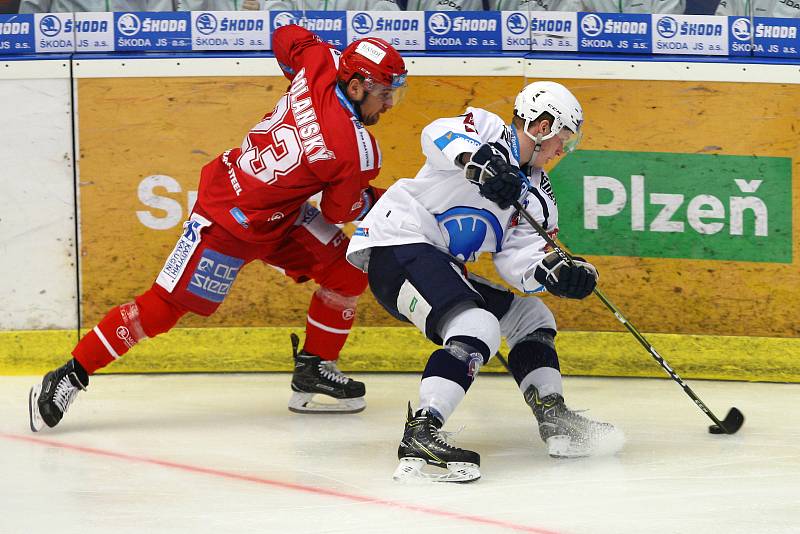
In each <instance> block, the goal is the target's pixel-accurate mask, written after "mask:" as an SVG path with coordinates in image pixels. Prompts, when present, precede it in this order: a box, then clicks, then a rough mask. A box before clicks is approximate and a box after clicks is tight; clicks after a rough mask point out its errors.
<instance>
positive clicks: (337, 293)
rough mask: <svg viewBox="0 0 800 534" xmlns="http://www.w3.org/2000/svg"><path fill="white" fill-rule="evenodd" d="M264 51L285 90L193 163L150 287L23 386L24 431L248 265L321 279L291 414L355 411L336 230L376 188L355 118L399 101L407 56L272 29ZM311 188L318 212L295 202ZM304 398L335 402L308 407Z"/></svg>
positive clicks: (342, 244)
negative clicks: (232, 143)
mask: <svg viewBox="0 0 800 534" xmlns="http://www.w3.org/2000/svg"><path fill="white" fill-rule="evenodd" d="M272 45H273V50H274V52H275V57H276V59H277V61H278V63H279V65H280V66H281V69H282V70H283V72H284V74H285V75H286V77H287V78H288V79H289V81H290V84H289V88H288V90H287V91H286V93H285V94H284V95H283V96H282V97H281V98H280V100H279V101H278V103H277V104H276V106H275V108H274V110H273V111H271V112H270V113H268V114H267V115H265V116H264V118H263V119H262V120H261V122H259V123H258V124H256V125H255V126H254V127H253V129H252V130H250V132H249V133H248V134H247V135H246V136H245V138H244V140H243V142H242V145H241V147H239V148H233V149H230V150H227V151H225V152H224V153H223V154H221V155H220V156H219V157H217V158H216V159H214V160H213V161H212V162H211V163H209V164H208V165H206V166H205V167H204V168H203V170H202V172H201V177H200V186H199V188H198V198H197V203H196V205H195V207H194V209H193V211H192V214H191V216H190V218H189V220H188V221H186V223H184V226H183V233H182V235H181V236H180V238H179V239H178V242H177V244H176V245H175V248H174V249H173V251H172V253H171V254H170V255H169V256H168V258H167V261H166V263H165V264H164V267H163V268H162V270H161V272H160V273H159V274H158V276H157V278H156V281H155V283H154V284H153V286H152V287H151V288H150V289H148V290H147V291H145V292H144V293H142V294H141V295H139V296H137V297H136V298H135V299H134V300H133V301H132V302H128V303H126V304H122V305H120V306H117V307H115V308H113V309H112V310H111V311H109V312H108V313H107V314H106V316H105V317H104V318H103V319H102V320H101V321H100V323H99V324H98V325H97V326H95V327H94V328H93V329H92V330H91V331H89V332H88V333H87V334H86V335H85V336H84V337H83V338H82V339H81V340H80V341H79V342H78V344H77V346H76V347H75V349H74V350H73V351H72V356H73V358H72V359H71V360H70V361H68V362H67V363H66V364H65V365H63V366H62V367H59V368H58V369H55V370H53V371H51V372H49V373H47V374H46V375H45V376H44V378H43V380H42V383H41V384H37V385H35V386H34V387H33V388H31V391H30V397H29V407H30V423H31V429H32V430H33V431H34V432H35V431H38V430H39V429H41V428H42V427H43V426H44V425H47V426H50V427H53V426H55V425H57V424H58V423H59V421H60V420H61V418H62V417H63V415H64V412H65V411H66V410H67V408H68V407H69V405H70V403H71V402H72V401H73V399H74V398H75V396H76V395H77V393H78V391H80V390H83V389H86V387H87V386H88V384H89V375H91V374H93V373H94V372H95V371H97V370H98V369H100V368H102V367H105V366H106V365H108V364H110V363H111V362H113V361H114V360H116V359H118V358H119V357H121V356H122V355H123V354H125V353H126V352H127V351H128V350H129V349H130V348H131V347H133V346H134V345H135V344H136V343H138V342H140V341H141V340H143V339H146V338H148V337H155V336H157V335H159V334H162V333H164V332H167V331H168V330H170V329H171V328H172V327H173V326H175V324H176V323H177V321H178V319H180V318H181V317H182V316H183V315H184V314H186V313H188V312H192V313H196V314H199V315H203V316H208V315H211V314H212V313H214V311H216V309H217V308H218V307H219V305H220V304H221V303H222V301H223V300H224V298H225V296H226V295H227V294H228V292H229V291H230V288H231V285H232V284H233V282H234V280H235V278H236V275H237V274H238V272H239V270H240V269H241V268H242V267H244V265H246V264H247V263H249V262H251V261H254V260H261V261H263V262H265V263H268V264H269V265H272V266H274V267H277V268H279V269H281V270H282V271H284V272H285V273H286V275H287V276H290V277H292V278H293V279H294V280H295V281H296V282H298V283H302V282H305V281H308V280H314V281H315V282H316V283H317V284H318V285H319V288H318V289H317V290H316V292H315V293H314V295H313V297H312V299H311V303H310V305H309V309H308V316H307V321H306V338H305V343H304V347H303V350H302V351H301V352H299V353H298V352H297V345H298V344H297V343H296V341H295V340H294V339H293V344H294V358H295V371H294V375H293V377H292V390H293V392H294V393H293V395H292V398H291V400H290V402H289V409H290V410H292V411H296V412H317V411H336V412H345V413H353V412H358V411H361V410H363V409H364V406H365V403H364V392H365V388H364V384H363V383H361V382H357V381H355V380H352V379H351V378H349V377H347V376H345V375H344V374H342V373H341V371H339V369H338V368H337V366H336V361H337V359H338V357H339V351H340V350H341V348H342V346H343V345H344V343H345V341H346V340H347V335H348V333H349V331H350V327H351V325H352V323H353V320H354V318H355V307H356V301H357V300H358V297H359V295H361V293H362V292H363V291H364V290H365V289H366V286H367V278H366V275H365V274H363V273H362V272H361V271H360V270H358V269H356V268H354V267H352V266H351V265H350V264H349V263H348V262H347V261H346V260H345V252H346V250H347V244H348V239H347V237H346V236H345V235H344V234H343V233H342V232H341V230H340V228H339V227H338V226H336V225H337V224H339V223H344V222H349V221H354V220H359V219H360V218H362V217H363V216H364V215H365V214H366V213H367V211H369V209H370V207H371V206H372V204H373V203H374V201H375V200H376V199H377V197H378V196H379V195H380V194H381V192H382V191H381V190H378V189H376V188H375V187H373V186H371V185H369V183H370V181H371V180H372V179H373V178H375V177H376V176H377V175H378V172H379V171H380V166H381V153H380V149H379V148H378V144H377V142H376V141H375V139H374V138H373V136H372V135H371V134H370V133H369V132H368V131H367V130H366V128H365V125H372V124H375V123H377V122H378V120H379V118H380V115H381V114H383V113H384V112H386V111H388V110H389V109H391V108H392V107H393V106H394V105H395V104H396V103H397V101H398V99H399V97H400V95H401V92H402V90H403V89H404V87H405V80H406V69H405V64H404V62H403V59H402V58H401V57H400V54H398V52H397V51H396V50H395V49H394V48H392V47H391V45H389V44H388V43H387V42H385V41H383V40H381V39H376V38H366V39H361V40H358V41H355V42H353V43H352V44H350V45H349V46H348V47H347V48H346V49H345V50H344V51H343V52H342V53H339V51H337V50H336V49H334V48H333V47H332V46H331V45H329V44H327V43H324V42H322V41H321V40H320V39H319V37H317V36H316V35H315V34H313V33H311V32H310V31H307V30H305V29H303V28H301V27H299V26H285V27H282V28H279V29H278V30H276V31H275V33H274V34H273V37H272ZM320 192H321V193H322V196H321V201H320V204H319V209H317V208H315V207H313V206H312V205H310V204H309V203H308V202H307V200H308V199H309V197H311V196H313V195H315V194H317V193H320ZM316 394H325V395H327V396H328V397H332V398H334V399H336V402H334V403H330V402H328V403H319V402H315V401H314V399H313V397H314V395H316Z"/></svg>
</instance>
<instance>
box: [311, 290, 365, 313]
mask: <svg viewBox="0 0 800 534" xmlns="http://www.w3.org/2000/svg"><path fill="white" fill-rule="evenodd" d="M314 296H315V297H316V298H318V299H319V300H320V301H321V302H322V303H323V304H325V306H327V307H328V308H332V309H334V310H343V309H347V308H355V307H356V304H357V303H358V295H355V296H350V295H342V294H341V293H339V292H337V291H334V290H333V289H330V288H327V287H323V286H320V287H319V288H318V289H317V290H316V291H315V292H314Z"/></svg>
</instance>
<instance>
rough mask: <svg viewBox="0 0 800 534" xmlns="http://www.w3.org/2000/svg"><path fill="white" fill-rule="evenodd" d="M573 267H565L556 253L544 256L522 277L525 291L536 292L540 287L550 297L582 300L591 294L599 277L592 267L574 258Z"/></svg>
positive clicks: (564, 263)
mask: <svg viewBox="0 0 800 534" xmlns="http://www.w3.org/2000/svg"><path fill="white" fill-rule="evenodd" d="M572 261H573V262H574V263H575V265H567V262H565V261H564V260H563V259H561V256H559V255H558V253H557V252H551V253H550V254H548V255H547V256H545V257H544V258H543V259H542V260H541V261H540V262H539V263H538V264H537V265H536V266H535V267H534V268H532V269H530V270H529V271H528V272H527V273H525V276H524V277H523V286H524V288H525V289H526V290H530V291H536V289H534V288H533V286H536V287H537V289H538V288H540V287H541V286H544V288H545V289H546V290H547V291H548V292H549V293H550V294H552V295H555V296H557V297H564V298H568V299H584V298H586V297H588V296H589V295H591V294H592V291H594V288H595V286H596V285H597V279H598V278H599V277H600V275H599V274H598V272H597V269H596V268H595V266H594V265H592V264H591V263H589V262H588V261H586V260H585V259H583V258H581V257H579V256H574V257H573V258H572Z"/></svg>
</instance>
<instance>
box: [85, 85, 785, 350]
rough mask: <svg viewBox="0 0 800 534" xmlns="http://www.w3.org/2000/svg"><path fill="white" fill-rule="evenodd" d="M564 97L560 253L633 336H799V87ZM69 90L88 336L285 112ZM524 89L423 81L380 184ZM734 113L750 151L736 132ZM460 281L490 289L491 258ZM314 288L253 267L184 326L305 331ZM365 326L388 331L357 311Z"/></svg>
mask: <svg viewBox="0 0 800 534" xmlns="http://www.w3.org/2000/svg"><path fill="white" fill-rule="evenodd" d="M561 81H562V83H564V84H565V85H567V86H568V87H570V88H571V89H572V90H573V92H574V93H575V94H576V96H577V97H578V99H579V100H580V101H581V102H582V103H583V106H584V112H585V116H586V124H585V128H584V138H583V140H582V141H581V145H580V146H579V150H578V151H577V152H575V153H572V154H569V155H567V156H565V157H564V158H563V159H561V161H559V162H558V163H557V165H556V166H555V168H553V169H552V170H551V177H552V183H553V187H554V190H555V193H556V197H557V200H558V208H559V228H560V230H561V231H560V232H559V238H561V239H563V242H564V244H565V245H566V246H567V247H569V248H570V249H571V250H572V251H573V252H575V253H576V254H579V255H586V256H588V257H589V259H590V261H592V262H594V263H596V265H597V266H598V268H599V270H600V273H601V283H602V285H603V290H604V292H605V293H606V294H608V295H609V297H610V298H612V299H613V300H614V302H615V303H616V304H617V305H619V306H620V307H621V309H624V310H625V312H626V315H628V316H630V317H631V319H632V320H635V321H636V324H637V327H638V328H639V329H640V330H642V331H643V332H672V333H697V334H719V335H761V336H792V335H795V334H794V333H795V329H796V318H795V317H794V314H793V311H792V310H793V308H792V307H791V306H786V305H785V302H788V301H792V302H793V301H795V300H797V299H800V289H798V288H800V275H798V274H797V273H798V272H800V269H797V267H796V265H795V261H796V260H795V258H794V253H795V250H796V249H797V247H796V246H795V242H796V240H797V238H796V237H795V234H797V228H798V222H797V217H796V216H795V215H794V213H793V208H794V206H796V205H797V203H798V202H799V201H800V200H798V196H800V193H798V191H797V190H795V189H793V188H792V180H793V177H794V176H795V175H796V174H797V173H798V165H800V162H799V161H798V159H797V154H798V153H800V141H798V140H797V139H796V138H795V137H793V136H787V135H786V132H791V131H796V130H800V119H798V118H797V114H796V113H795V112H794V110H795V108H796V105H797V102H798V101H799V100H800V88H798V86H794V85H777V84H763V83H758V84H736V83H722V82H696V81H695V82H664V81H659V82H656V81H636V80H575V79H571V80H561ZM78 82H79V83H78V100H79V101H78V109H80V110H81V117H80V121H78V125H79V128H80V131H79V132H78V133H79V135H78V139H79V141H80V147H79V149H80V154H81V160H80V176H79V183H80V184H81V186H80V201H81V243H82V250H81V258H82V261H81V268H82V287H83V290H84V292H83V306H82V310H83V313H84V320H85V321H87V322H89V323H91V322H92V321H95V320H97V319H99V318H100V317H101V316H102V315H103V314H104V313H105V312H106V311H107V310H108V309H109V308H110V307H112V306H114V305H117V304H119V303H120V302H126V301H127V300H130V298H131V297H133V296H134V295H136V294H138V293H140V292H141V291H143V290H144V289H146V288H147V287H149V285H150V284H151V283H152V282H153V280H154V278H155V276H156V274H157V273H158V271H159V270H160V269H161V267H162V265H163V264H164V260H165V258H166V256H167V255H168V253H169V251H170V250H172V248H173V247H174V245H175V242H176V239H177V237H178V236H179V234H180V228H181V225H182V223H183V222H184V221H185V220H186V219H187V217H188V214H189V212H190V209H191V206H192V205H193V203H194V200H195V198H196V191H197V183H198V175H199V171H200V169H201V168H202V167H203V166H204V165H205V164H206V163H208V162H209V161H211V160H212V159H213V158H215V157H217V156H218V155H219V154H220V153H221V152H222V151H224V150H226V149H228V148H231V147H233V146H238V145H239V144H240V143H241V141H242V137H243V135H244V133H245V132H246V131H247V130H248V129H249V128H250V127H252V126H253V125H254V123H255V122H256V121H257V120H258V119H259V118H260V117H261V116H263V114H264V113H266V112H268V111H270V109H271V107H272V105H273V103H274V102H276V101H277V100H278V98H279V96H280V95H281V94H282V92H283V90H284V89H285V79H284V78H281V77H274V78H270V77H266V78H265V77H259V78H247V77H235V78H208V77H204V78H117V79H110V78H106V79H103V78H98V79H79V80H78ZM524 82H525V80H523V79H521V78H519V79H517V78H513V77H491V76H463V77H459V76H453V77H441V78H440V77H435V76H424V77H418V78H417V79H415V83H414V84H410V87H409V91H408V93H407V95H406V97H405V98H404V100H403V102H402V103H401V104H400V105H399V106H398V109H396V110H392V111H391V112H389V113H387V114H386V115H385V116H384V117H383V118H382V119H381V122H380V123H379V124H377V125H375V126H374V127H372V128H371V131H372V133H373V134H374V135H375V137H376V139H377V140H378V142H379V143H380V146H381V151H382V154H383V168H382V171H381V174H380V176H379V178H378V182H377V185H379V186H381V187H386V186H388V185H390V184H391V183H392V182H393V181H394V180H396V179H398V178H401V177H408V176H414V175H415V174H416V172H417V171H418V169H419V167H420V166H421V165H422V163H423V161H424V160H423V157H422V154H421V152H420V150H419V144H418V143H419V134H420V132H421V130H422V128H423V127H424V126H425V125H426V124H427V123H428V122H429V121H430V120H431V119H432V118H435V117H445V116H455V115H458V114H460V113H463V103H464V101H466V100H470V99H471V100H470V101H471V102H474V104H475V105H479V106H482V107H487V108H488V109H490V110H491V111H493V112H496V113H498V114H499V115H500V116H501V117H503V118H504V119H506V120H508V119H510V116H511V112H512V109H511V107H512V105H513V99H497V98H496V96H494V95H499V94H503V95H506V94H507V95H511V96H513V95H514V94H516V90H517V88H519V87H521V86H522V85H523V84H524ZM232 94H235V95H236V98H235V105H234V100H233V99H232V97H231V95H232ZM132 95H134V96H132ZM475 95H479V96H477V97H476V96H475ZM480 95H483V96H480ZM132 99H133V100H132ZM132 102H142V103H146V104H142V105H132V104H131V103H132ZM665 102H669V103H670V104H669V105H665ZM752 102H761V103H762V105H761V106H760V107H758V108H753V106H752V105H750V104H751V103H752ZM187 109H191V110H192V112H191V113H186V110H187ZM732 109H735V110H736V112H737V117H738V120H740V121H742V123H743V124H748V127H749V128H750V129H751V131H750V134H749V135H747V136H743V135H741V132H740V131H736V130H735V129H733V128H731V127H730V114H731V110H732ZM414 110H425V113H417V112H415V111H414ZM220 117H224V120H222V121H221V120H220ZM621 117H624V118H621ZM209 124H213V125H214V128H209V126H208V125H209ZM677 125H680V126H681V127H677ZM108 132H113V133H114V138H115V142H114V143H109V142H108V135H109V134H108ZM753 139H758V140H759V143H758V145H757V146H756V145H754V144H753ZM111 220H113V221H114V224H109V221H111ZM470 269H471V270H474V271H475V272H477V273H478V274H481V275H483V276H487V277H489V278H493V277H495V274H494V271H493V268H492V267H491V265H490V264H489V262H488V259H485V261H484V262H482V263H479V264H478V265H471V266H470ZM313 290H314V286H313V284H303V285H296V284H293V283H292V282H291V281H289V280H288V279H286V278H285V277H284V276H282V275H281V274H280V273H278V272H277V271H275V270H273V269H270V268H268V267H265V266H263V265H260V264H258V265H256V264H253V265H248V266H247V267H245V268H244V269H243V270H242V273H241V274H240V275H239V277H238V278H237V281H236V283H235V284H234V287H233V288H232V289H231V293H230V295H229V296H228V297H227V298H226V300H225V302H224V303H223V304H222V307H221V309H220V312H219V313H218V314H215V315H214V316H212V317H211V318H209V319H198V318H186V319H185V320H184V321H183V322H182V325H184V326H199V325H204V326H212V325H219V326H235V325H239V326H241V325H264V324H271V325H286V324H290V323H292V324H295V323H302V321H303V320H304V317H305V312H306V305H307V302H308V297H309V296H310V293H311V292H312V291H313ZM778 295H780V296H778ZM545 298H548V300H547V304H548V306H550V307H551V308H553V309H554V311H555V313H556V316H557V317H558V318H559V325H560V327H561V328H564V329H571V330H582V331H597V330H606V331H609V330H615V329H619V325H618V324H617V323H616V321H615V320H614V319H613V316H611V315H610V314H608V313H607V311H606V310H605V309H604V308H603V307H602V305H601V304H600V303H599V302H597V301H595V299H588V300H587V301H586V302H582V303H580V305H579V306H576V305H575V303H574V302H567V301H563V300H561V299H554V298H549V297H545ZM688 301H690V302H691V305H690V306H689V305H687V302H688ZM741 317H747V318H748V319H747V321H746V324H745V323H744V322H742V321H741ZM734 318H735V319H734ZM359 325H360V326H392V325H396V323H394V322H393V320H392V319H391V318H390V317H389V316H388V315H386V314H385V313H384V312H383V311H382V309H381V308H380V306H379V305H377V303H375V301H374V300H373V299H372V298H371V297H370V296H368V295H365V296H364V297H363V298H362V300H361V302H360V304H359Z"/></svg>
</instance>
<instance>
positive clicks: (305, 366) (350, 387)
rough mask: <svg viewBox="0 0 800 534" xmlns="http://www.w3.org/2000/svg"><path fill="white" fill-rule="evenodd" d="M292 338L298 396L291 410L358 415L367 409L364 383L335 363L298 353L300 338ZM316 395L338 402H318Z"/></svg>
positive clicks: (293, 401)
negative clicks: (348, 374) (343, 372)
mask: <svg viewBox="0 0 800 534" xmlns="http://www.w3.org/2000/svg"><path fill="white" fill-rule="evenodd" d="M291 337H292V352H293V355H294V374H293V375H292V391H293V392H294V393H292V397H291V398H290V399H289V410H291V411H293V412H297V413H358V412H360V411H362V410H363V409H364V408H365V407H366V406H367V403H366V402H365V401H364V393H365V391H366V389H365V388H364V383H363V382H358V381H356V380H353V379H352V378H349V377H347V376H345V375H344V374H342V372H341V371H340V370H339V368H338V367H336V362H334V361H327V360H323V359H322V358H320V357H319V356H314V355H313V354H306V353H304V352H300V353H298V352H297V348H298V346H299V345H300V338H299V337H297V335H295V334H292V336H291ZM315 395H325V396H326V397H328V398H329V399H333V400H334V401H335V402H318V401H317V400H315V399H314V396H315Z"/></svg>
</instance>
